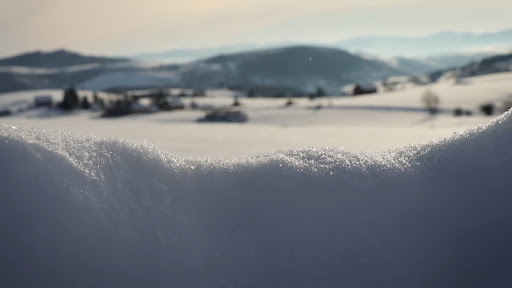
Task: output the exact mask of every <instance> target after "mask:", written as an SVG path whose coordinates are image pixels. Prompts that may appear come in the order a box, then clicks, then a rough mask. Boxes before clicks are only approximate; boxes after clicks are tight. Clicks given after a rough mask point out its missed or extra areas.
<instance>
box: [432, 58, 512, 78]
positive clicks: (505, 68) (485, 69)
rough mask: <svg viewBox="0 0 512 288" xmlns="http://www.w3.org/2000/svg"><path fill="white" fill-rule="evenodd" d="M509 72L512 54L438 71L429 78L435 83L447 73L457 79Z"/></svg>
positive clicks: (511, 64)
mask: <svg viewBox="0 0 512 288" xmlns="http://www.w3.org/2000/svg"><path fill="white" fill-rule="evenodd" d="M509 71H512V53H510V54H504V55H497V56H492V57H488V58H485V59H482V60H480V61H478V62H475V63H471V64H468V65H465V66H462V67H459V68H454V69H445V70H440V71H436V72H434V73H430V74H429V76H430V78H431V79H432V80H433V81H437V80H438V79H439V78H440V77H442V76H443V75H445V74H447V73H449V74H451V75H456V76H457V77H472V76H479V75H486V74H492V73H500V72H509Z"/></svg>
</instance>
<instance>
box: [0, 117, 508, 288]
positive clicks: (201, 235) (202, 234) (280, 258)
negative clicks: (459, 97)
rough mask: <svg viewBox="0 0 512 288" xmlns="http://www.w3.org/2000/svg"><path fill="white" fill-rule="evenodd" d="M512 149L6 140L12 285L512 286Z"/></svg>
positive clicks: (496, 129) (7, 275)
mask: <svg viewBox="0 0 512 288" xmlns="http://www.w3.org/2000/svg"><path fill="white" fill-rule="evenodd" d="M511 135H512V115H511V113H510V112H508V113H506V114H505V115H504V116H502V117H499V118H498V119H496V120H495V121H493V122H492V123H491V124H490V125H487V126H481V127H478V128H475V129H472V130H470V131H467V132H466V133H463V134H459V135H456V136H453V137H451V138H447V139H444V140H441V141H437V142H431V143H429V144H425V145H418V146H409V147H405V148H402V149H396V150H391V151H387V152H384V153H355V152H350V151H347V150H341V149H302V150H292V151H284V152H276V153H271V154H267V155H263V156H259V157H252V158H246V159H239V160H232V161H222V162H221V161H211V160H190V159H186V158H180V157H177V156H175V155H173V154H170V153H167V152H163V151H160V150H157V149H156V148H154V147H152V146H150V145H146V144H136V143H133V142H127V141H114V140H105V139H101V138H90V137H80V136H77V135H75V134H69V133H63V132H47V131H44V130H40V129H24V128H19V127H13V126H8V125H2V126H1V128H0V158H1V159H2V161H0V175H1V185H2V193H0V231H1V234H2V240H1V241H2V243H1V245H0V255H2V257H1V258H0V267H2V268H1V269H0V286H2V287H35V286H38V287H70V286H73V287H141V286H151V287H312V286H321V287H508V286H510V285H512V279H511V278H510V274H509V272H510V269H511V268H512V266H511V264H510V261H509V259H510V257H511V256H512V248H511V246H510V245H509V243H510V242H511V241H512V230H510V228H509V227H510V226H511V225H512V217H511V216H512V215H511V212H510V206H511V205H512V195H511V194H510V189H509V187H510V181H509V179H510V175H509V174H510V169H509V166H510V163H511V161H512V154H511V153H510V151H511V148H512V136H511Z"/></svg>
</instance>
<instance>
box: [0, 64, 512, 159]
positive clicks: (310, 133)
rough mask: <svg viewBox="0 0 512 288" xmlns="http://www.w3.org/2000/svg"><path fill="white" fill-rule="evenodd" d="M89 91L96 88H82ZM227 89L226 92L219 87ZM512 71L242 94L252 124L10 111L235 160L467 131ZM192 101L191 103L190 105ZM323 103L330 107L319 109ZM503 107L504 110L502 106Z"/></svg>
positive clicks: (15, 96)
mask: <svg viewBox="0 0 512 288" xmlns="http://www.w3.org/2000/svg"><path fill="white" fill-rule="evenodd" d="M427 88H431V89H433V90H434V91H435V92H436V93H438V94H439V96H440V98H441V108H442V109H444V110H445V111H446V112H445V113H441V114H440V115H438V116H435V117H430V116H429V115H428V114H427V113H426V112H425V111H424V107H423V104H422V102H421V95H422V93H423V92H424V91H425V89H427ZM45 94H49V95H53V96H54V99H55V100H58V99H60V97H62V92H61V91H55V90H49V91H26V92H20V93H10V94H3V95H0V109H1V108H2V107H5V106H9V105H11V104H12V103H15V102H16V101H18V102H20V101H22V100H26V101H28V103H31V101H32V100H33V97H34V96H35V95H45ZM82 94H83V95H85V94H88V92H82ZM218 94H220V95H226V94H227V93H223V91H219V93H218ZM511 96H512V73H502V74H494V75H489V76H482V77H475V78H470V79H468V80H466V81H465V82H464V84H461V85H454V84H453V82H452V81H446V82H442V83H437V84H433V85H430V86H428V87H417V88H410V89H407V90H404V91H399V92H389V93H380V94H376V95H373V96H362V97H355V98H335V97H332V98H330V99H329V98H326V99H318V100H315V101H310V100H309V99H297V100H295V105H293V106H292V107H288V108H284V104H285V99H258V98H257V99H241V101H242V104H243V109H244V110H245V111H246V112H247V114H248V115H249V122H248V123H245V124H211V123H209V124H205V123H196V122H195V120H196V119H198V118H199V117H202V116H203V115H204V112H201V111H190V110H189V111H175V112H161V113H156V114H146V115H132V116H128V117H123V118H118V119H103V118H99V117H98V113H96V114H95V113H88V112H81V113H73V114H71V115H60V114H57V115H55V114H52V113H48V111H46V110H45V109H39V110H31V111H26V112H23V113H19V114H17V115H15V116H10V117H2V118H0V123H5V124H9V125H13V126H22V127H36V128H42V129H47V130H50V131H52V130H65V131H70V132H74V133H79V134H81V135H85V136H88V135H95V136H99V137H108V138H121V139H130V140H136V141H144V140H145V141H147V142H149V143H152V144H154V145H156V146H157V147H159V148H161V149H165V150H168V151H169V152H171V153H175V154H177V155H181V156H190V157H200V158H202V157H210V158H222V159H230V158H234V157H240V156H250V155H254V154H258V153H265V152H270V151H273V150H276V149H293V148H307V147H326V146H329V147H335V148H340V147H344V148H347V149H350V150H357V151H384V150H386V149H391V148H395V147H401V146H405V145H409V144H415V143H420V142H427V141H430V140H434V139H440V138H442V137H445V136H450V135H452V134H453V133H455V132H462V131H464V130H466V129H468V128H471V127H475V126H477V125H479V124H485V123H487V122H488V121H490V120H491V119H492V118H491V117H486V116H483V115H479V114H478V106H479V105H481V104H483V103H487V102H495V103H498V104H499V102H500V101H503V100H507V99H511ZM196 102H197V103H198V104H205V105H207V104H208V105H214V106H222V105H229V104H231V103H232V99H231V98H230V97H208V98H202V99H201V98H198V99H197V100H196ZM189 103H190V102H189V100H187V99H186V100H185V104H189ZM318 105H322V107H323V108H322V109H315V107H316V106H318ZM455 107H461V108H464V109H471V110H472V111H474V112H475V115H474V116H471V117H458V118H456V117H453V116H452V115H451V110H452V109H453V108H455ZM502 112H503V111H502Z"/></svg>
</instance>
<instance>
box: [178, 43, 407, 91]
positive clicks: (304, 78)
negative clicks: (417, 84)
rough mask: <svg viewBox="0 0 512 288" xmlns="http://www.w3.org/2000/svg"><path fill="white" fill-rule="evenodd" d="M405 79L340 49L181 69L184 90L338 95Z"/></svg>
mask: <svg viewBox="0 0 512 288" xmlns="http://www.w3.org/2000/svg"><path fill="white" fill-rule="evenodd" d="M397 75H409V73H407V72H404V71H402V70H400V69H397V68H394V67H391V66H389V65H386V64H385V63H382V62H379V61H374V60H367V59H364V58H361V57H359V56H356V55H353V54H350V53H348V52H346V51H344V50H341V49H334V48H325V47H315V46H291V47H284V48H275V49H266V50H257V51H250V52H244V53H235V54H230V55H221V56H217V57H212V58H208V59H205V60H201V61H197V62H194V63H192V64H189V65H186V66H184V67H183V70H182V73H181V77H182V80H183V81H184V83H186V84H187V85H188V86H211V85H219V84H222V85H232V86H240V87H254V86H281V87H294V88H297V89H299V90H302V91H314V90H315V89H317V87H322V88H324V89H326V90H328V91H330V92H336V93H337V92H338V91H339V87H340V86H342V85H345V84H349V83H356V82H357V83H369V82H374V81H377V80H382V79H384V78H387V77H390V76H397Z"/></svg>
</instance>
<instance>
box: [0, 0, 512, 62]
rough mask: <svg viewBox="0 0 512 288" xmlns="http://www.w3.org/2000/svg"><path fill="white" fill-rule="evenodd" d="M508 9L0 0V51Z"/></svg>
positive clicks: (180, 39) (502, 5)
mask: <svg viewBox="0 0 512 288" xmlns="http://www.w3.org/2000/svg"><path fill="white" fill-rule="evenodd" d="M511 11H512V1H510V0H442V1H441V0H408V1H406V0H378V1H376V0H310V1H301V0H295V1H292V0H238V1H236V0H209V1H208V0H0V41H1V45H0V56H6V55H10V54H16V53H20V52H24V51H30V50H36V49H43V50H50V49H58V48H68V49H72V50H76V51H80V52H85V53H88V54H105V55H115V54H119V55H127V54H133V53H140V52H153V51H162V50H169V49H176V48H201V47H212V46H219V45H225V44H236V43H256V44H259V43H276V42H288V41H290V42H310V43H315V42H316V43H320V44H321V43H333V42H337V41H339V40H342V39H345V38H350V37H356V36H367V35H424V34H429V33H434V32H438V31H440V30H454V31H482V32H483V31H496V30H500V29H506V28H512V17H510V12H511Z"/></svg>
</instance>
